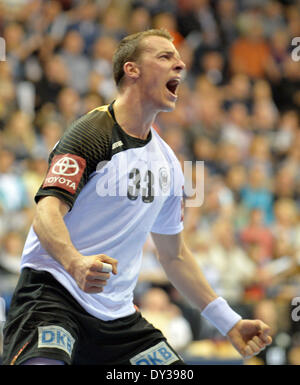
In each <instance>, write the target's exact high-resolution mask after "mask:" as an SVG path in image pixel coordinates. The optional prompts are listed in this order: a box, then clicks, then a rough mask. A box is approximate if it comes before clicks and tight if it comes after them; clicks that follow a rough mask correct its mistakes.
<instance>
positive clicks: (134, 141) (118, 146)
mask: <svg viewBox="0 0 300 385" xmlns="http://www.w3.org/2000/svg"><path fill="white" fill-rule="evenodd" d="M108 110H109V113H110V115H111V116H112V118H113V120H114V122H115V124H114V127H113V131H112V156H113V155H115V154H117V153H118V152H121V151H126V150H129V149H131V148H137V147H143V146H145V145H146V144H147V143H149V142H150V140H151V138H152V133H151V131H150V132H149V135H148V137H147V138H146V139H140V138H135V137H133V136H130V135H128V134H127V133H126V132H125V131H124V130H123V129H122V128H121V127H120V125H119V124H118V122H117V120H116V117H115V113H114V109H113V103H111V104H110V105H109V107H108Z"/></svg>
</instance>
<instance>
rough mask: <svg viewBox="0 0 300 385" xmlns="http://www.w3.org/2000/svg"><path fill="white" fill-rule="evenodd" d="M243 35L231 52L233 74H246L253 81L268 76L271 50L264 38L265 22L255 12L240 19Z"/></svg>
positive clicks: (234, 44) (235, 42) (236, 41)
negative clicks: (267, 68) (267, 64)
mask: <svg viewBox="0 0 300 385" xmlns="http://www.w3.org/2000/svg"><path fill="white" fill-rule="evenodd" d="M239 27H240V29H241V35H242V36H240V37H238V38H237V39H236V40H235V41H234V42H233V44H232V46H231V47H230V50H229V62H230V69H231V72H232V74H240V73H241V74H245V75H247V76H249V77H250V78H252V79H257V78H261V77H263V76H264V75H265V74H266V63H268V61H269V58H270V48H269V46H268V44H267V41H266V40H265V38H264V31H263V21H262V20H261V18H260V16H259V15H257V14H255V12H247V13H246V12H245V13H244V14H241V16H240V18H239Z"/></svg>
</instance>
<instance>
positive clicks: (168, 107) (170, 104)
mask: <svg viewBox="0 0 300 385" xmlns="http://www.w3.org/2000/svg"><path fill="white" fill-rule="evenodd" d="M175 107H176V101H172V102H171V101H169V102H167V103H164V104H163V105H162V107H161V111H162V112H171V111H174V109H175Z"/></svg>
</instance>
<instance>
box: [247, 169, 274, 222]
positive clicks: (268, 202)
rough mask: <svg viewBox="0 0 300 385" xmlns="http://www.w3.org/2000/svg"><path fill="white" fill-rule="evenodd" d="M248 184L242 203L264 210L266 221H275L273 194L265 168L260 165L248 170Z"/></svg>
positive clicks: (249, 207) (248, 206)
mask: <svg viewBox="0 0 300 385" xmlns="http://www.w3.org/2000/svg"><path fill="white" fill-rule="evenodd" d="M248 181H249V182H248V184H247V185H245V186H244V187H243V189H242V191H241V203H242V204H243V205H244V206H245V208H247V209H248V210H251V209H253V208H259V209H261V210H262V212H263V214H264V218H265V223H266V224H270V223H272V221H273V194H272V192H271V189H270V187H269V186H268V176H267V173H266V171H265V169H264V168H262V167H261V166H259V165H256V166H254V167H252V168H251V169H250V170H249V172H248Z"/></svg>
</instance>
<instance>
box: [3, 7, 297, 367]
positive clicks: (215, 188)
mask: <svg viewBox="0 0 300 385" xmlns="http://www.w3.org/2000/svg"><path fill="white" fill-rule="evenodd" d="M150 27H153V28H166V29H168V30H169V32H170V33H171V34H172V35H173V36H174V42H175V45H176V47H177V49H178V51H179V52H180V54H181V56H182V58H183V60H184V61H185V63H186V65H187V71H186V73H185V80H184V82H183V84H182V85H181V89H180V97H179V101H178V104H177V109H176V110H175V111H174V112H172V113H167V114H161V115H160V116H159V118H158V120H157V122H156V129H157V130H158V131H159V133H160V134H161V136H162V137H163V138H164V139H165V140H166V141H167V143H168V144H169V145H170V146H171V147H172V148H173V150H174V151H175V153H176V154H177V156H178V158H179V159H180V161H181V162H182V164H183V162H184V161H185V160H192V161H194V162H195V161H196V160H201V161H204V162H205V177H204V188H205V197H204V204H203V205H201V207H198V208H186V209H185V233H186V238H187V241H188V242H189V244H190V246H191V248H192V250H193V251H194V253H195V256H196V257H197V260H198V262H199V265H200V266H201V267H202V268H203V270H204V272H205V274H206V276H207V278H208V280H209V281H210V283H211V284H212V286H213V287H214V288H215V289H216V290H217V291H218V293H219V294H220V295H223V296H224V297H225V298H226V299H227V300H228V301H229V303H230V304H231V306H232V307H233V308H235V309H236V310H237V311H238V312H240V313H241V314H242V315H243V316H244V317H245V318H250V317H260V318H261V319H263V320H265V321H266V322H267V323H269V324H270V325H271V326H272V333H273V340H274V341H273V344H272V346H270V347H268V348H267V349H266V350H265V351H264V352H262V353H261V354H260V355H259V356H257V357H255V358H254V359H252V360H249V361H246V362H242V361H241V360H240V359H239V357H238V356H237V355H236V354H235V353H234V352H233V350H232V348H231V347H230V346H228V344H227V342H226V340H224V339H223V338H222V336H221V335H220V334H218V332H217V331H216V330H214V329H213V328H212V327H211V326H210V325H208V324H207V323H205V322H204V320H203V319H202V318H201V317H200V314H199V312H198V311H197V310H195V309H193V308H192V307H191V306H190V304H189V303H187V302H186V300H185V299H184V298H182V297H181V295H180V294H179V293H178V292H177V291H176V290H175V289H174V288H173V287H172V286H171V285H170V284H169V283H168V281H167V280H166V278H165V276H164V273H163V271H162V270H161V268H160V266H159V265H158V264H157V262H156V259H155V252H154V250H153V244H152V242H151V239H149V241H148V242H147V244H146V245H145V254H144V261H143V267H142V273H141V277H140V281H139V284H138V286H137V289H136V293H135V296H136V304H137V305H138V306H140V308H141V310H142V312H143V313H144V314H145V316H146V317H148V319H149V320H150V321H151V322H153V323H154V324H155V325H157V326H158V327H160V328H161V329H162V330H163V331H164V332H165V334H166V335H167V336H168V338H169V340H170V343H171V344H172V345H173V346H174V347H175V348H176V349H178V350H179V351H180V352H181V354H182V355H183V356H184V357H185V358H186V359H187V362H189V363H196V364H197V363H240V364H243V363H244V364H267V365H271V364H278V365H280V364H291V365H293V364H300V321H299V322H297V320H298V318H300V308H299V312H298V313H299V314H298V313H297V308H295V306H293V305H295V304H296V305H297V303H298V302H297V299H296V300H295V301H296V302H295V303H294V304H292V299H293V298H296V297H298V296H299V297H300V275H299V272H300V220H299V219H300V216H299V208H300V167H299V164H300V163H299V162H300V124H299V118H300V115H299V113H300V61H299V59H300V53H298V55H299V57H297V55H294V56H293V55H292V51H293V50H294V49H295V48H296V47H294V46H293V45H292V39H293V38H295V37H299V36H300V3H299V1H297V0H211V1H209V0H163V1H162V0H137V1H135V0H116V1H114V0H111V1H110V0H98V1H97V0H94V1H88V0H80V1H79V0H50V1H46V0H44V1H43V0H0V36H1V37H2V38H4V41H5V44H6V61H1V62H0V297H1V303H2V302H3V301H5V304H6V309H8V308H9V303H10V299H11V295H12V292H13V289H14V287H15V284H16V281H17V278H18V274H19V264H20V256H21V253H22V248H23V244H24V239H25V237H26V235H27V232H28V229H29V226H30V224H31V221H32V218H33V215H34V210H35V205H34V201H33V197H34V194H35V192H36V191H37V189H38V187H39V186H40V184H41V183H42V181H43V176H44V175H45V172H46V170H47V157H48V154H49V151H50V150H51V148H52V147H53V145H54V144H55V143H56V142H57V140H58V139H59V137H60V136H61V134H62V133H63V132H64V130H65V129H66V127H67V126H68V124H69V123H70V122H72V121H73V120H74V119H76V118H77V117H79V116H80V115H82V114H84V113H86V112H87V111H89V110H91V109H93V108H94V107H97V106H99V105H102V104H105V103H109V102H110V101H111V100H113V98H114V96H115V93H116V89H115V86H114V83H113V80H112V66H111V59H112V55H113V52H114V49H115V47H116V45H117V44H118V41H119V40H120V39H121V38H122V37H123V36H125V35H127V34H129V33H134V32H138V31H141V30H145V29H148V28H150ZM294 54H296V51H295V52H294ZM297 60H298V61H297ZM133 108H134V107H133ZM192 178H193V183H194V185H196V186H197V184H198V183H203V180H200V181H199V180H197V175H194V176H192ZM299 303H300V298H299ZM293 310H294V314H296V317H292V311H293ZM2 318H4V315H3V314H2ZM293 318H294V319H293ZM0 321H1V316H0ZM0 356H1V353H0Z"/></svg>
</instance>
